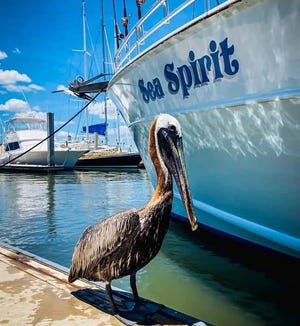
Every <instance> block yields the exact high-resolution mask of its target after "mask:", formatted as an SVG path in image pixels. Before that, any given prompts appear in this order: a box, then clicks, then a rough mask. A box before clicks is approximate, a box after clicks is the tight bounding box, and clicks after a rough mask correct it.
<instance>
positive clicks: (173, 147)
mask: <svg viewBox="0 0 300 326" xmlns="http://www.w3.org/2000/svg"><path fill="white" fill-rule="evenodd" d="M164 138H165V140H166V141H167V143H168V145H169V146H168V147H169V150H168V152H166V153H165V161H166V163H167V165H168V167H169V170H170V172H171V173H172V175H173V177H174V179H175V182H176V184H177V187H178V189H179V192H180V196H181V199H182V201H183V203H184V206H185V209H186V212H187V215H188V219H189V222H190V223H191V226H192V230H193V231H195V230H197V228H198V224H197V219H196V216H195V212H194V208H193V203H192V198H191V194H190V189H189V185H188V181H187V173H186V168H185V161H184V153H183V144H182V138H181V137H179V136H178V135H176V136H174V135H170V134H169V133H168V132H167V131H165V133H164Z"/></svg>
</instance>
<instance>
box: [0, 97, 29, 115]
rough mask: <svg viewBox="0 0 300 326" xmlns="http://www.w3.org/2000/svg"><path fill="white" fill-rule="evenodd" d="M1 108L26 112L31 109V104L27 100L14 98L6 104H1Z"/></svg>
mask: <svg viewBox="0 0 300 326" xmlns="http://www.w3.org/2000/svg"><path fill="white" fill-rule="evenodd" d="M0 110H4V111H13V112H24V111H30V106H29V104H28V103H27V102H26V101H23V100H19V99H15V98H12V99H10V100H8V101H6V103H5V104H0Z"/></svg>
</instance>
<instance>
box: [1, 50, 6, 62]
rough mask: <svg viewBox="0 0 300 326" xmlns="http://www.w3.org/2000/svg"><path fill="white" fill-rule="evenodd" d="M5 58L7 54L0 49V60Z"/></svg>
mask: <svg viewBox="0 0 300 326" xmlns="http://www.w3.org/2000/svg"><path fill="white" fill-rule="evenodd" d="M6 58H7V54H6V53H5V52H4V51H1V50H0V60H3V59H6Z"/></svg>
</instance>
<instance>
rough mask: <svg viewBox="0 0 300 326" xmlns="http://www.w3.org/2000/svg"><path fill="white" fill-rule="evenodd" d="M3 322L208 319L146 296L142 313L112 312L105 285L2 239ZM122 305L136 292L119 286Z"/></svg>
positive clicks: (0, 294)
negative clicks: (78, 276)
mask: <svg viewBox="0 0 300 326" xmlns="http://www.w3.org/2000/svg"><path fill="white" fill-rule="evenodd" d="M0 277H1V285H0V324H6V325H37V324H38V325H57V324H60V325H68V324H72V325H124V324H126V325H135V324H138V325H144V324H147V325H197V326H205V325H208V324H206V323H204V322H202V321H200V320H197V319H195V318H192V317H189V316H187V315H184V314H181V313H179V312H177V311H174V310H172V309H169V308H167V307H165V306H163V305H160V304H156V303H154V302H150V301H147V300H144V299H143V300H142V304H141V307H140V308H139V310H138V313H131V314H127V315H126V316H122V317H124V318H127V322H124V319H123V320H122V321H120V319H118V318H117V317H116V316H113V315H112V314H110V308H109V303H108V302H107V300H106V296H105V291H104V289H103V288H102V287H101V286H100V285H98V284H97V285H96V284H95V283H91V282H87V281H83V280H78V281H76V282H74V283H73V284H69V283H68V281H67V278H68V270H67V269H66V268H64V267H62V266H59V265H56V264H54V263H51V262H49V261H47V260H44V259H42V258H40V257H37V256H34V255H31V254H29V253H27V252H24V251H21V250H20V251H19V250H18V249H16V248H11V247H7V246H4V245H0ZM114 297H115V299H116V303H117V305H122V306H126V303H129V302H130V298H131V295H130V294H129V293H127V292H124V291H122V290H119V289H114Z"/></svg>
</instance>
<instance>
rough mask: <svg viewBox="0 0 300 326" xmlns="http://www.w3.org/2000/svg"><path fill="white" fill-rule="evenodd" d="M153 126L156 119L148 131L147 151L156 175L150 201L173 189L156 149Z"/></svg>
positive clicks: (170, 179) (170, 178)
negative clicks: (155, 183)
mask: <svg viewBox="0 0 300 326" xmlns="http://www.w3.org/2000/svg"><path fill="white" fill-rule="evenodd" d="M155 126H156V120H155V121H154V122H153V123H152V125H151V128H150V133H149V153H150V157H151V160H152V162H153V165H154V167H155V171H156V176H157V185H156V188H155V191H154V194H153V196H152V198H151V200H150V203H153V202H154V201H156V200H157V199H158V198H160V197H161V196H163V195H164V194H165V193H166V192H168V191H171V193H172V189H173V188H172V177H171V175H170V173H169V171H168V169H167V167H166V166H165V165H164V163H163V162H162V158H161V156H160V154H159V152H158V151H159V149H158V143H157V139H156V136H155ZM172 195H173V193H172Z"/></svg>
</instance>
